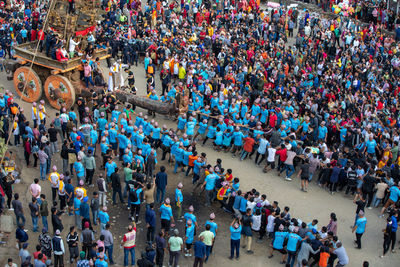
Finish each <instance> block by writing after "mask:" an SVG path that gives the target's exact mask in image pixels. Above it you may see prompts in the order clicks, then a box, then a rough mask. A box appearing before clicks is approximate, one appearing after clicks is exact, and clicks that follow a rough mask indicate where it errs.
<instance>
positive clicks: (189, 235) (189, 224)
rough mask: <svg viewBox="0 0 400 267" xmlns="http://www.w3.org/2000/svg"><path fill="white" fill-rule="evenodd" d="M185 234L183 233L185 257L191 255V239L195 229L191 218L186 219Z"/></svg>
mask: <svg viewBox="0 0 400 267" xmlns="http://www.w3.org/2000/svg"><path fill="white" fill-rule="evenodd" d="M186 224H187V226H186V234H185V245H186V248H185V251H186V253H185V257H191V256H192V254H191V251H192V244H193V239H194V231H195V227H196V226H195V224H194V223H193V222H192V220H190V219H189V220H187V221H186Z"/></svg>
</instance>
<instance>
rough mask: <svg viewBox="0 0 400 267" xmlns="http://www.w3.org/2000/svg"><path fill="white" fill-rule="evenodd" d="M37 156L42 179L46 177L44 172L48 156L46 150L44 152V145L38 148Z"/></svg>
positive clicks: (45, 171)
mask: <svg viewBox="0 0 400 267" xmlns="http://www.w3.org/2000/svg"><path fill="white" fill-rule="evenodd" d="M38 157H39V163H40V180H42V181H44V180H45V179H46V173H47V159H48V158H49V156H47V154H46V152H44V146H41V147H40V150H39V152H38Z"/></svg>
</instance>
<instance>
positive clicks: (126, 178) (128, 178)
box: [123, 162, 133, 206]
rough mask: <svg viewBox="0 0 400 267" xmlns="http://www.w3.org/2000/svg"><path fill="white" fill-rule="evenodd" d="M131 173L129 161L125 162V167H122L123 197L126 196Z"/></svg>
mask: <svg viewBox="0 0 400 267" xmlns="http://www.w3.org/2000/svg"><path fill="white" fill-rule="evenodd" d="M132 173H133V170H132V169H131V164H130V163H129V162H127V163H126V165H125V168H124V175H125V189H124V194H123V197H124V198H126V197H127V195H128V191H129V182H130V181H132ZM128 206H129V202H128Z"/></svg>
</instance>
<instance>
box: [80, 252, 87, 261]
mask: <svg viewBox="0 0 400 267" xmlns="http://www.w3.org/2000/svg"><path fill="white" fill-rule="evenodd" d="M85 256H86V255H85V251H81V252H79V257H81V259H82V260H83V259H85Z"/></svg>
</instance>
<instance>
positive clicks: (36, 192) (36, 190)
mask: <svg viewBox="0 0 400 267" xmlns="http://www.w3.org/2000/svg"><path fill="white" fill-rule="evenodd" d="M41 192H42V187H41V186H40V185H39V179H38V178H35V179H34V180H33V183H32V184H31V185H30V186H29V193H31V195H32V197H34V198H36V199H37V200H38V204H39V205H40V201H41V200H40V194H41Z"/></svg>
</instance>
